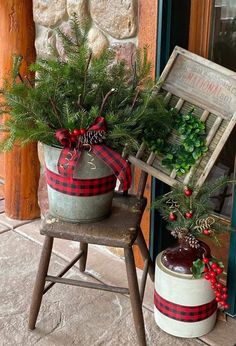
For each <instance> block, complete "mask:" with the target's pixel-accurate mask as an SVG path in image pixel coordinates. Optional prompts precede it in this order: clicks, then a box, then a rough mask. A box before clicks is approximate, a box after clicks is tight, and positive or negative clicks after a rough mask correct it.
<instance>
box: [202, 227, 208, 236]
mask: <svg viewBox="0 0 236 346" xmlns="http://www.w3.org/2000/svg"><path fill="white" fill-rule="evenodd" d="M202 233H203V234H205V235H209V234H210V231H209V229H207V228H206V229H204V230H203V231H202Z"/></svg>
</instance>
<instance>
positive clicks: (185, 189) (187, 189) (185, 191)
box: [184, 186, 193, 197]
mask: <svg viewBox="0 0 236 346" xmlns="http://www.w3.org/2000/svg"><path fill="white" fill-rule="evenodd" d="M184 194H185V196H186V197H190V196H192V194H193V190H191V189H190V188H189V187H187V186H186V187H185V188H184Z"/></svg>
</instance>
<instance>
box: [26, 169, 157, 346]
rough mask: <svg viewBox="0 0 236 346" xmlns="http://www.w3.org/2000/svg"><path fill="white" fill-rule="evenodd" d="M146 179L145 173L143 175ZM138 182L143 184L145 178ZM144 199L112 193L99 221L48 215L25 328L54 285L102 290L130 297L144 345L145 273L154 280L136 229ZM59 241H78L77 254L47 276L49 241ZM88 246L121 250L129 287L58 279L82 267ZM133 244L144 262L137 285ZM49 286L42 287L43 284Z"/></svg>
mask: <svg viewBox="0 0 236 346" xmlns="http://www.w3.org/2000/svg"><path fill="white" fill-rule="evenodd" d="M145 177H146V174H145ZM143 178H144V177H142V181H143V182H144V180H145V179H143ZM145 206H146V199H145V198H143V197H141V196H139V197H137V196H134V195H127V196H124V195H122V194H118V193H117V194H116V195H115V198H114V201H113V206H112V212H111V214H110V216H109V217H108V218H106V219H104V220H102V221H99V222H96V223H92V224H91V223H89V224H79V223H68V222H65V221H61V220H59V219H57V218H55V217H53V216H51V215H48V216H47V217H46V218H45V219H44V220H43V222H42V227H41V230H40V233H41V234H43V235H45V240H44V245H43V249H42V254H41V259H40V263H39V268H38V273H37V277H36V281H35V285H34V291H33V296H32V302H31V307H30V316H29V328H30V329H34V328H35V324H36V320H37V316H38V312H39V309H40V305H41V301H42V297H43V294H44V293H46V292H47V291H48V290H49V289H50V288H51V287H52V286H53V285H54V284H55V283H62V284H68V285H74V286H81V287H89V288H95V289H100V290H105V291H111V292H118V293H123V294H127V293H128V294H130V300H131V306H132V311H133V318H134V324H135V328H136V332H137V337H138V343H139V345H142V346H144V345H146V339H145V328H144V321H143V313H142V300H143V295H144V289H145V284H146V279H147V273H148V272H149V275H150V277H151V279H152V281H153V280H154V266H153V263H152V261H151V259H150V256H149V252H148V249H147V246H146V243H145V240H144V237H143V234H142V231H141V228H140V222H141V218H142V215H143V211H144V209H145ZM54 238H61V239H68V240H73V241H78V242H80V252H79V254H78V255H77V256H76V257H75V258H74V259H73V260H72V261H71V262H70V263H69V264H68V265H67V266H66V267H65V268H64V269H63V270H62V271H61V272H60V273H59V274H58V275H57V276H51V275H49V274H48V266H49V262H50V257H51V252H52V246H53V239H54ZM88 244H98V245H105V246H112V247H118V248H123V249H124V256H125V264H126V271H127V278H128V286H129V288H124V287H116V286H109V285H103V284H98V283H91V282H87V281H82V280H73V279H66V278H62V276H63V275H64V274H65V273H66V272H67V271H68V270H69V269H70V268H71V267H72V266H73V265H74V264H75V263H76V262H77V261H78V260H79V268H80V270H81V271H82V272H83V271H84V270H85V268H86V260H87V252H88ZM134 244H137V245H138V246H139V248H140V251H141V254H142V257H143V259H144V270H143V275H142V279H141V283H140V288H139V286H138V280H137V274H136V268H135V262H134V255H133V245H134ZM46 281H49V282H50V283H49V284H48V285H46V286H45V282H46Z"/></svg>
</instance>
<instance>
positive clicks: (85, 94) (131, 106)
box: [0, 17, 172, 151]
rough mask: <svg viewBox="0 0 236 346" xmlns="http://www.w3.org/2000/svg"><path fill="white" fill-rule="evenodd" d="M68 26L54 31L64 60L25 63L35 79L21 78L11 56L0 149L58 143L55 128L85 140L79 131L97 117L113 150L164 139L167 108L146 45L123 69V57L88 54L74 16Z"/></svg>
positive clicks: (168, 120)
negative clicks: (68, 29)
mask: <svg viewBox="0 0 236 346" xmlns="http://www.w3.org/2000/svg"><path fill="white" fill-rule="evenodd" d="M71 30H72V36H71V37H70V36H68V35H66V34H65V33H63V32H62V31H60V30H58V32H57V34H58V36H59V38H60V40H61V41H62V45H63V49H64V53H65V58H64V59H62V58H60V57H56V58H54V59H53V58H51V59H46V60H44V59H38V60H37V61H36V63H34V64H32V65H31V66H30V67H29V69H30V71H32V72H34V73H35V76H36V78H35V80H29V78H27V77H23V76H21V74H20V66H21V58H20V57H15V63H14V69H13V82H12V84H11V85H9V84H6V86H5V88H4V89H3V90H1V93H2V94H3V95H4V97H5V100H6V102H5V103H2V104H1V106H0V110H1V113H2V114H5V113H7V114H8V113H9V114H10V115H11V117H10V118H9V119H8V120H7V121H6V122H5V124H4V125H2V131H6V132H8V136H6V137H5V139H4V141H3V142H2V144H1V149H3V150H8V149H11V148H12V145H13V144H14V142H15V141H20V142H21V143H23V144H24V143H27V142H29V141H35V140H38V141H41V142H43V143H46V144H50V145H58V144H59V143H58V141H57V139H56V138H55V132H56V131H57V130H58V129H66V130H68V131H69V132H70V136H71V142H73V141H74V142H75V143H78V141H82V142H83V140H85V141H86V140H87V138H86V136H85V135H84V134H85V132H86V131H87V130H88V128H89V127H90V126H91V125H92V124H93V122H94V121H95V119H96V118H97V117H99V116H102V117H104V118H105V120H106V123H107V133H106V135H105V142H106V144H107V145H108V146H110V147H112V148H113V149H116V150H118V151H121V150H122V147H123V145H124V143H126V144H127V145H128V147H130V148H131V149H132V148H135V149H136V148H137V146H138V143H140V142H141V141H142V140H143V137H144V138H145V137H146V136H149V135H150V134H152V136H154V135H155V137H156V138H158V140H159V139H160V140H161V139H162V138H165V137H166V136H167V135H168V133H170V131H171V127H172V117H171V112H169V110H167V109H166V107H165V106H164V102H163V99H162V97H161V96H157V94H156V85H155V83H154V82H153V81H152V80H151V78H150V63H149V62H148V60H147V49H146V48H145V49H144V50H143V51H142V52H140V51H138V52H137V54H136V57H135V59H133V60H134V61H133V62H132V67H131V68H127V65H126V64H125V62H124V61H118V62H114V53H113V52H112V51H111V50H109V49H107V50H105V51H104V52H103V53H102V54H101V55H100V56H98V57H96V56H93V54H92V52H91V50H90V48H89V45H88V42H87V32H88V30H84V31H82V30H81V29H80V28H79V25H78V23H77V19H76V17H74V18H73V19H72V21H71ZM157 146H158V141H157Z"/></svg>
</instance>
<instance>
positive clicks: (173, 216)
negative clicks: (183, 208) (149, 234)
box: [169, 213, 177, 221]
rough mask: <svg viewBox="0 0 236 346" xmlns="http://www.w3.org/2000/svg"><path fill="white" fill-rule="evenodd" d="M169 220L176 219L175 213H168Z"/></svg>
mask: <svg viewBox="0 0 236 346" xmlns="http://www.w3.org/2000/svg"><path fill="white" fill-rule="evenodd" d="M169 220H170V221H176V220H177V216H176V215H175V213H170V215H169Z"/></svg>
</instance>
